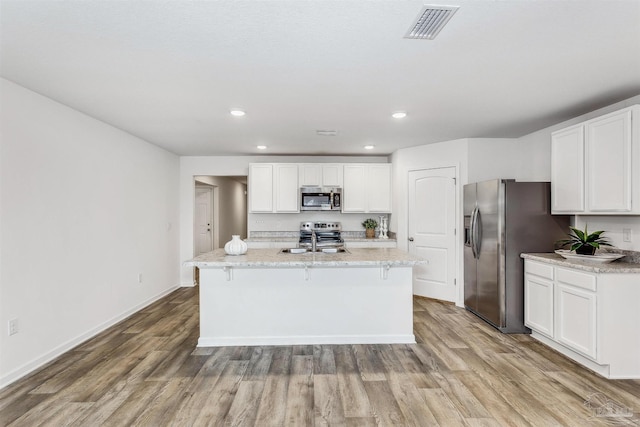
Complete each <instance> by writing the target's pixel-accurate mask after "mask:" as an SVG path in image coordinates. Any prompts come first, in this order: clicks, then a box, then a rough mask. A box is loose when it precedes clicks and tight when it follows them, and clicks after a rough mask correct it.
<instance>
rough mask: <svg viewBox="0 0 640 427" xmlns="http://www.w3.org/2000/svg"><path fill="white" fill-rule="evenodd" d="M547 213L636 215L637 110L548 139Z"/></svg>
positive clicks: (639, 168)
mask: <svg viewBox="0 0 640 427" xmlns="http://www.w3.org/2000/svg"><path fill="white" fill-rule="evenodd" d="M551 192H552V212H553V213H558V214H566V213H575V214H636V215H637V214H640V106H638V105H635V106H633V107H629V108H625V109H623V110H620V111H616V112H613V113H610V114H606V115H604V116H601V117H598V118H595V119H592V120H589V121H586V122H583V123H580V124H577V125H574V126H571V127H569V128H566V129H562V130H559V131H557V132H554V133H553V134H552V136H551Z"/></svg>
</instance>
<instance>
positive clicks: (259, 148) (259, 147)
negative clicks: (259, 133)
mask: <svg viewBox="0 0 640 427" xmlns="http://www.w3.org/2000/svg"><path fill="white" fill-rule="evenodd" d="M256 148H257V149H258V150H266V149H267V146H266V145H258V146H257V147H256Z"/></svg>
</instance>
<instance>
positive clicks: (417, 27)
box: [404, 5, 458, 40]
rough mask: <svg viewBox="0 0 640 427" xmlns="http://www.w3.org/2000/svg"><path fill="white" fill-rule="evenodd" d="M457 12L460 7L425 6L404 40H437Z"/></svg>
mask: <svg viewBox="0 0 640 427" xmlns="http://www.w3.org/2000/svg"><path fill="white" fill-rule="evenodd" d="M457 10H458V6H429V5H426V6H424V7H423V8H422V10H421V11H420V13H419V14H418V17H417V18H416V19H415V21H414V22H413V24H411V27H409V31H407V34H405V35H404V38H405V39H427V40H433V39H435V38H436V36H437V35H438V33H439V32H440V31H441V30H442V28H443V27H444V26H445V25H446V24H447V22H449V20H450V19H451V17H452V16H453V14H454V13H456V11H457Z"/></svg>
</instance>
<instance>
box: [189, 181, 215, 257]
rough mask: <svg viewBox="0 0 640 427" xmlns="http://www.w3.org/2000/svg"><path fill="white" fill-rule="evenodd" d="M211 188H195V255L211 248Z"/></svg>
mask: <svg viewBox="0 0 640 427" xmlns="http://www.w3.org/2000/svg"><path fill="white" fill-rule="evenodd" d="M212 207H213V188H210V187H197V188H196V205H195V209H194V212H195V221H194V223H195V224H194V225H195V230H194V234H195V236H194V241H195V256H198V255H200V254H202V253H205V252H211V251H212V250H213V222H212V215H211V213H212V211H213V210H212Z"/></svg>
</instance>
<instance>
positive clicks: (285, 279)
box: [185, 248, 427, 347]
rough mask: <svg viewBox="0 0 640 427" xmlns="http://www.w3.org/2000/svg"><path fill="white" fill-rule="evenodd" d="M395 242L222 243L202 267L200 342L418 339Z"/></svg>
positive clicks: (200, 261) (409, 259) (409, 261)
mask: <svg viewBox="0 0 640 427" xmlns="http://www.w3.org/2000/svg"><path fill="white" fill-rule="evenodd" d="M426 262H427V261H425V260H422V259H420V258H417V257H415V256H412V255H410V254H408V253H406V252H404V251H401V250H398V249H395V248H384V249H350V250H349V251H348V252H344V253H311V252H307V253H302V254H288V253H282V252H281V251H280V250H279V249H250V250H249V251H248V252H247V253H246V254H245V255H239V256H231V255H226V254H225V253H224V250H222V249H218V250H215V251H213V252H208V253H206V254H202V255H200V256H198V257H196V258H194V259H193V260H191V261H188V262H187V263H185V264H186V265H192V266H195V267H198V268H199V269H200V338H199V340H198V346H199V347H208V346H240V345H292V344H382V343H388V344H391V343H414V342H415V337H414V335H413V289H412V270H413V266H414V265H416V264H421V263H426Z"/></svg>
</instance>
